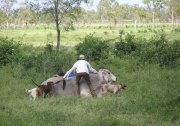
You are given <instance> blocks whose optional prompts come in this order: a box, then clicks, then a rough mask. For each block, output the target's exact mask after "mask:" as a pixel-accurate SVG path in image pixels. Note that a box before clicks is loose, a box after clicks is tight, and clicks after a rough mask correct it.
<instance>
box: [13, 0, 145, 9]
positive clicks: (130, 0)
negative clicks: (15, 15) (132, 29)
mask: <svg viewBox="0 0 180 126" xmlns="http://www.w3.org/2000/svg"><path fill="white" fill-rule="evenodd" d="M24 1H25V0H18V3H19V4H17V5H16V6H17V7H19V5H20V3H24ZM91 1H93V5H88V6H87V5H82V6H83V7H84V8H85V9H86V10H93V9H94V10H96V6H97V5H98V3H99V1H100V0H91ZM142 1H143V0H118V2H119V3H120V4H128V5H134V4H138V5H139V6H144V4H143V2H142Z"/></svg>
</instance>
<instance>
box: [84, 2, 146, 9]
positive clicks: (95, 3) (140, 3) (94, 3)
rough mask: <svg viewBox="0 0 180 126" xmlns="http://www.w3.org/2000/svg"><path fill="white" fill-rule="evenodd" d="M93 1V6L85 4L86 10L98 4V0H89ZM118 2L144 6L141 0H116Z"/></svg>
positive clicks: (94, 7)
mask: <svg viewBox="0 0 180 126" xmlns="http://www.w3.org/2000/svg"><path fill="white" fill-rule="evenodd" d="M91 1H93V6H86V7H87V9H88V10H92V9H96V6H97V5H98V3H99V1H100V0H91ZM117 1H118V2H119V3H120V4H128V5H134V4H138V5H139V6H144V4H143V0H117Z"/></svg>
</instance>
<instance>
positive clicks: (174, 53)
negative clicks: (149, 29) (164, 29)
mask: <svg viewBox="0 0 180 126" xmlns="http://www.w3.org/2000/svg"><path fill="white" fill-rule="evenodd" d="M179 48H180V43H179V41H176V42H174V43H172V44H170V43H169V42H168V41H167V40H166V39H165V36H164V35H161V36H160V37H155V38H152V39H151V40H150V41H149V42H148V43H144V44H143V45H142V47H141V53H140V60H141V61H143V62H150V63H157V64H159V65H160V66H165V65H170V66H174V65H176V61H177V60H178V58H179V57H180V51H179Z"/></svg>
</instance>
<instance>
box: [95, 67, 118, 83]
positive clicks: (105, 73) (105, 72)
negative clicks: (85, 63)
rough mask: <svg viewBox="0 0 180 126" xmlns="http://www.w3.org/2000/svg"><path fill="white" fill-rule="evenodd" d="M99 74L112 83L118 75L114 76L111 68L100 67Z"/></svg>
mask: <svg viewBox="0 0 180 126" xmlns="http://www.w3.org/2000/svg"><path fill="white" fill-rule="evenodd" d="M98 73H99V75H100V76H101V77H102V78H103V79H104V80H105V81H106V82H108V83H111V82H112V81H116V76H114V75H113V74H112V73H111V72H110V71H109V70H107V69H100V70H99V72H98Z"/></svg>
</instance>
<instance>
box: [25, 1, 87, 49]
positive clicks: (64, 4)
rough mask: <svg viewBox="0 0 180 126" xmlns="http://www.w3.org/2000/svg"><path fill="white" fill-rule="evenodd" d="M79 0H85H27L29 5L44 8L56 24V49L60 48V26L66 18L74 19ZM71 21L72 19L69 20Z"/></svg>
mask: <svg viewBox="0 0 180 126" xmlns="http://www.w3.org/2000/svg"><path fill="white" fill-rule="evenodd" d="M81 2H87V0H46V1H43V0H42V1H38V0H36V1H35V2H27V3H30V4H31V5H39V7H38V8H39V10H45V11H46V12H47V13H50V14H52V15H53V16H52V17H53V19H54V21H55V24H56V31H57V46H56V47H57V49H59V48H60V35H61V26H62V24H63V23H65V19H66V18H70V19H75V13H76V12H78V10H79V9H77V8H78V7H79V6H80V4H81ZM71 21H72V20H71Z"/></svg>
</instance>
